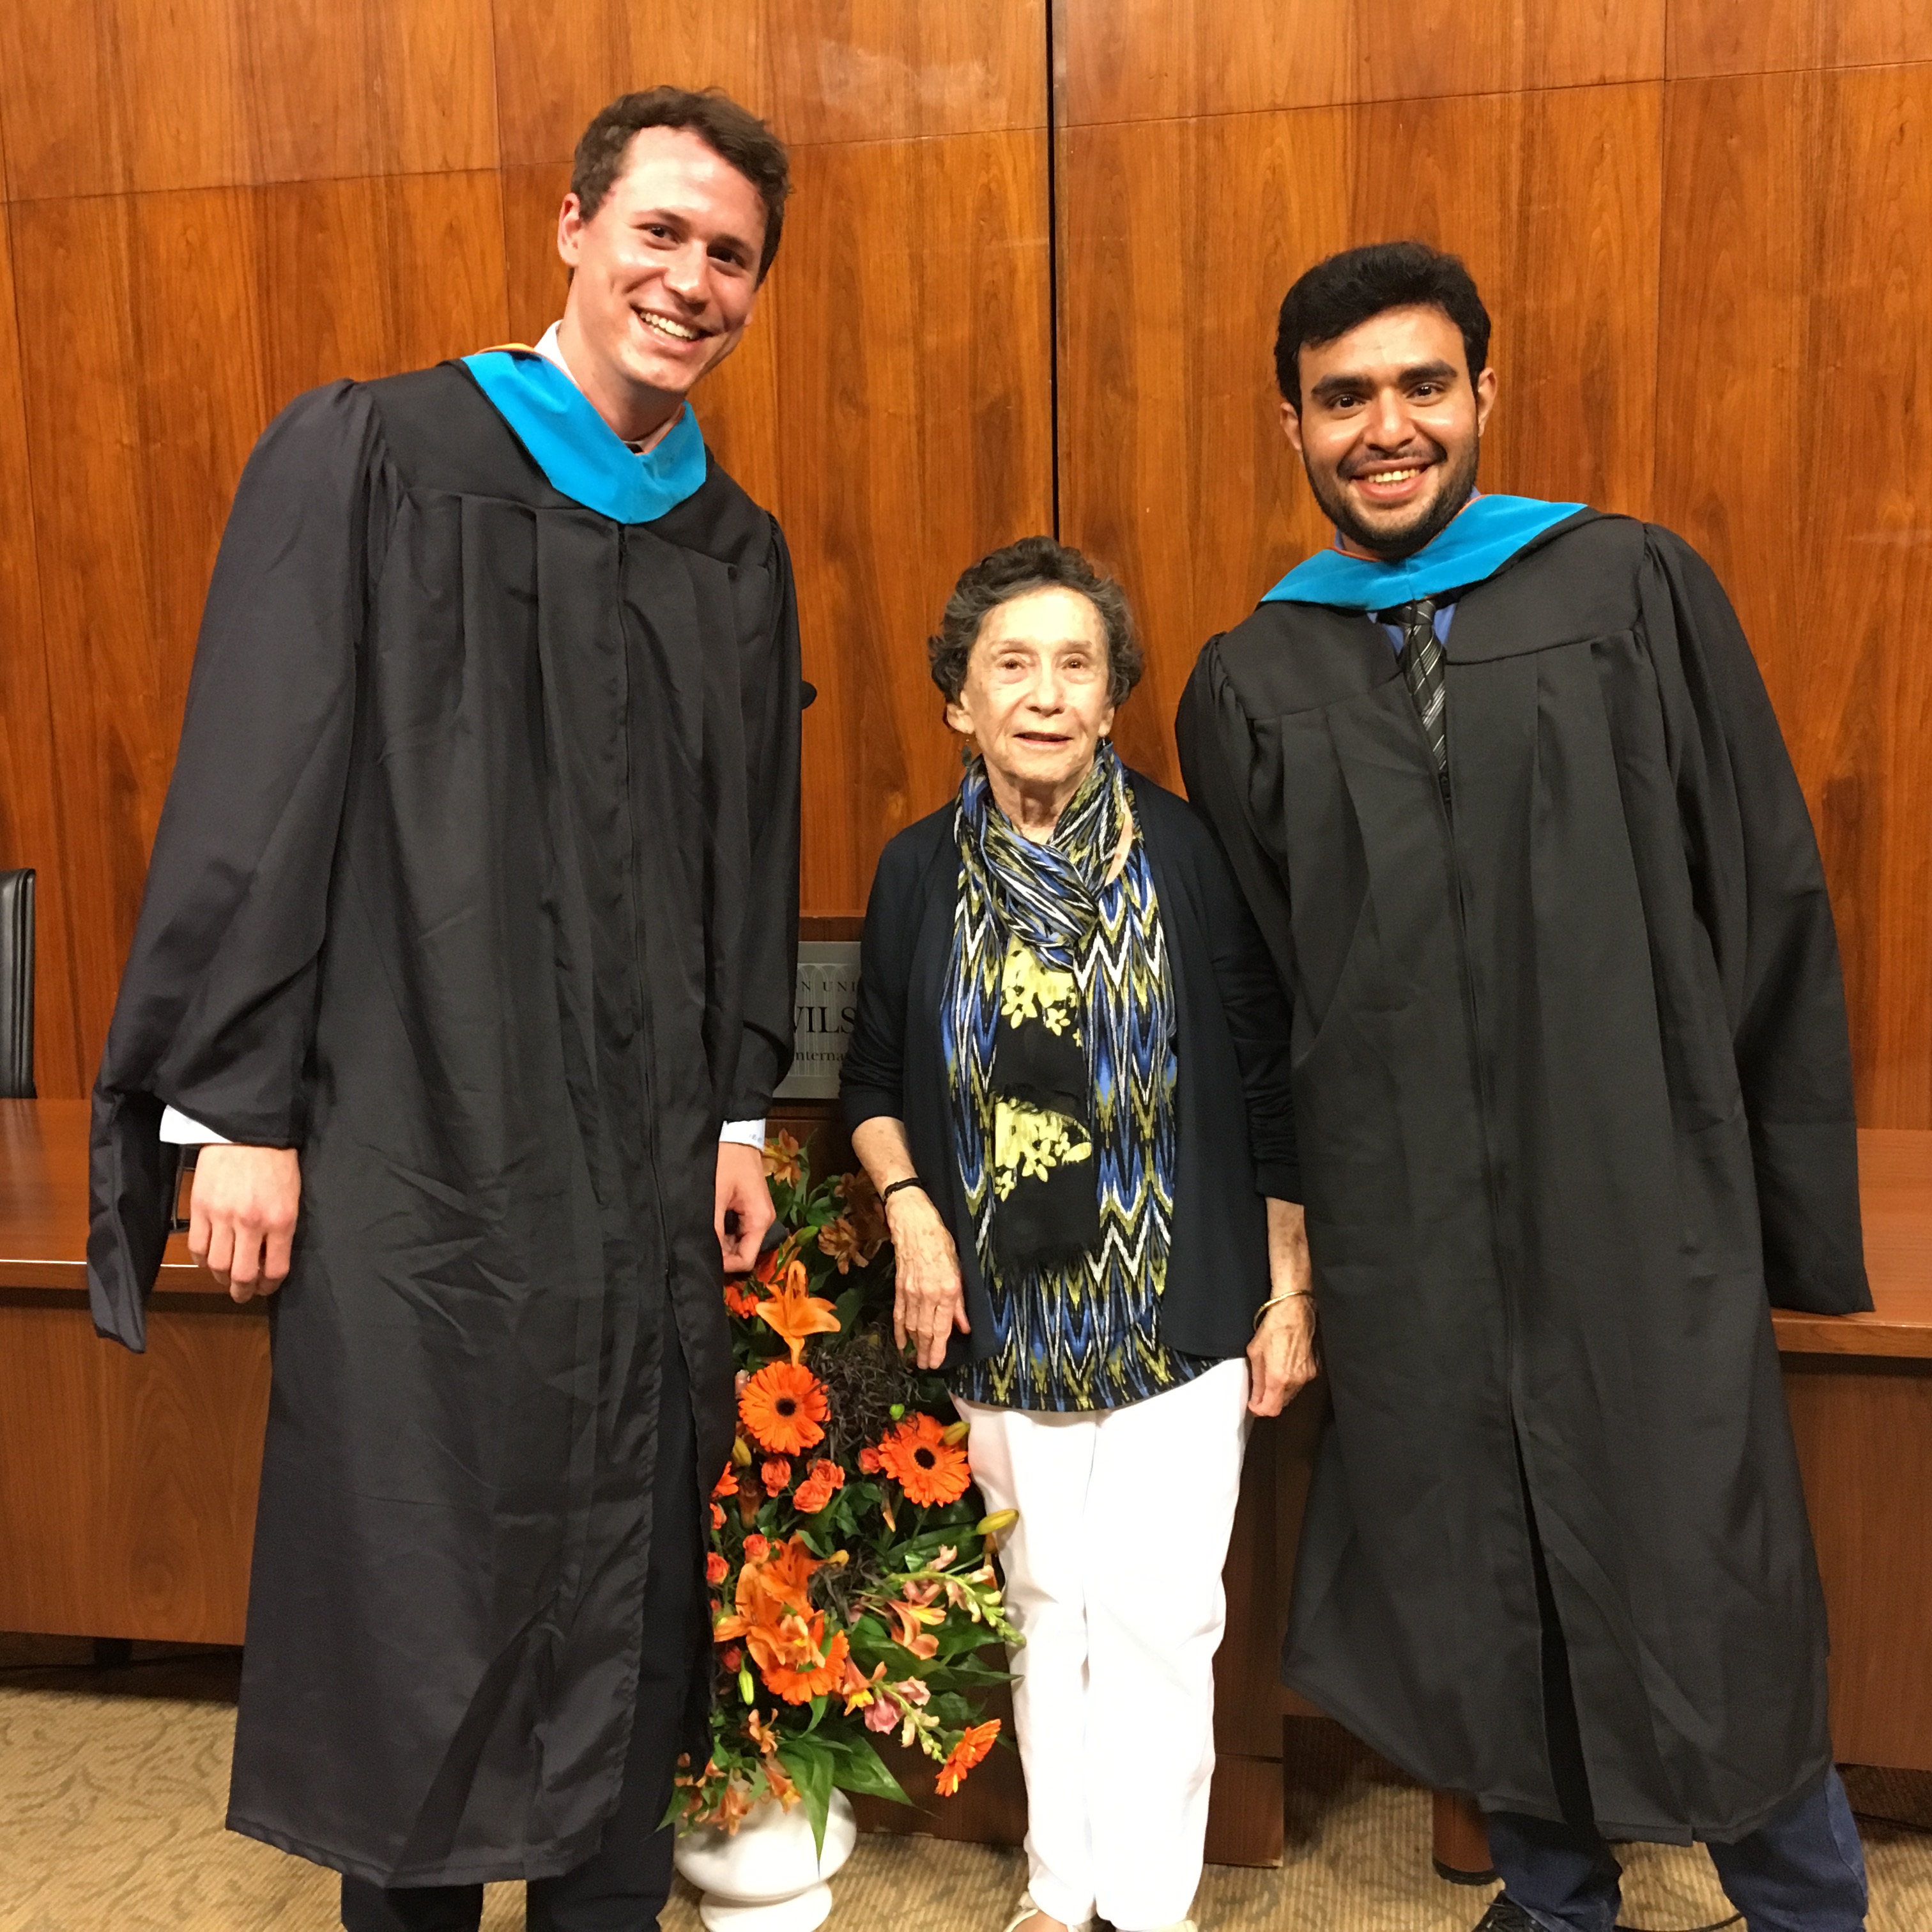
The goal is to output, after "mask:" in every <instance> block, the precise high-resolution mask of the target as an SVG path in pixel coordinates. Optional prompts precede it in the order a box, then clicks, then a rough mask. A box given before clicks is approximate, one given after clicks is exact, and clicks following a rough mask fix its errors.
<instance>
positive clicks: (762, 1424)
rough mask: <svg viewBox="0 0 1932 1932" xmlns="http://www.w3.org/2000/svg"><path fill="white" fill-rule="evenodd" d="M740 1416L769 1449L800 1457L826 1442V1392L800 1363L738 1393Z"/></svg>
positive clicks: (769, 1372)
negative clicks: (823, 1426) (812, 1447)
mask: <svg viewBox="0 0 1932 1932" xmlns="http://www.w3.org/2000/svg"><path fill="white" fill-rule="evenodd" d="M738 1415H739V1420H740V1421H742V1422H743V1424H744V1425H745V1427H746V1428H747V1429H748V1430H750V1432H751V1434H752V1435H754V1436H756V1437H757V1439H758V1440H759V1441H760V1442H762V1443H763V1445H765V1447H766V1448H767V1449H770V1450H774V1451H776V1452H777V1453H778V1454H779V1455H781V1456H796V1454H798V1453H799V1451H800V1450H801V1449H809V1448H811V1445H813V1444H814V1442H823V1441H824V1439H825V1431H824V1430H822V1429H821V1428H820V1427H819V1426H818V1425H819V1424H820V1423H821V1422H823V1421H824V1420H825V1417H826V1407H825V1391H824V1390H823V1388H821V1387H820V1385H819V1380H818V1378H817V1376H815V1375H814V1374H813V1373H811V1370H809V1369H808V1368H803V1367H800V1366H799V1364H797V1363H796V1362H767V1363H766V1364H765V1366H764V1367H763V1368H762V1369H760V1370H759V1371H758V1373H757V1374H756V1375H754V1376H752V1377H751V1379H750V1380H749V1381H748V1382H746V1383H745V1386H744V1387H743V1388H742V1389H740V1390H739V1391H738ZM962 1460H964V1459H963V1458H962ZM962 1487H963V1485H962Z"/></svg>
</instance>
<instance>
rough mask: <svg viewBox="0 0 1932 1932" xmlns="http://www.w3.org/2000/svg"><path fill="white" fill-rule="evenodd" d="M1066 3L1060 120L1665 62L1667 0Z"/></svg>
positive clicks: (1550, 80)
mask: <svg viewBox="0 0 1932 1932" xmlns="http://www.w3.org/2000/svg"><path fill="white" fill-rule="evenodd" d="M1880 3H1881V0H1874V4H1880ZM1057 4H1058V13H1057V14H1056V20H1057V21H1058V36H1057V45H1058V49H1059V54H1060V65H1061V70H1062V71H1063V72H1064V76H1065V82H1064V86H1063V88H1062V90H1061V109H1060V116H1059V118H1060V120H1061V124H1064V125H1072V126H1084V125H1088V124H1093V123H1095V122H1100V121H1144V120H1153V119H1161V118H1168V117H1170V116H1176V115H1181V116H1191V115H1208V114H1229V113H1256V112H1261V111H1265V110H1270V109H1278V108H1283V107H1324V106H1330V105H1338V104H1344V103H1349V102H1355V101H1388V100H1400V99H1404V98H1413V97H1421V96H1427V95H1472V94H1495V93H1502V92H1511V91H1515V90H1520V89H1524V88H1535V87H1568V86H1589V85H1595V84H1596V83H1601V82H1605V81H1628V80H1655V79H1658V78H1660V77H1661V76H1662V74H1663V71H1664V0H1592V4H1591V5H1588V6H1577V5H1563V6H1557V5H1541V6H1528V7H1526V6H1524V5H1521V4H1520V0H1276V3H1275V4H1259V0H1057ZM1820 4H1826V0H1820Z"/></svg>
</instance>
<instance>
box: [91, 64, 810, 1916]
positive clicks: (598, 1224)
mask: <svg viewBox="0 0 1932 1932" xmlns="http://www.w3.org/2000/svg"><path fill="white" fill-rule="evenodd" d="M786 188H787V175H786V163H785V157H784V148H782V146H781V145H780V144H779V143H778V141H777V139H775V136H772V134H771V133H770V132H769V130H768V129H766V128H765V127H763V124H762V123H760V122H759V121H756V120H755V119H754V118H753V117H752V116H751V115H749V114H748V113H745V111H744V110H742V109H740V108H739V107H736V106H735V104H732V103H730V101H726V100H724V98H722V97H720V96H715V95H712V96H699V95H688V94H682V93H679V92H676V91H674V90H671V89H658V90H655V91H653V92H651V93H649V94H644V95H630V96H627V97H625V98H624V99H623V100H622V101H618V102H616V103H615V104H613V106H612V107H610V108H608V109H607V110H605V111H604V113H603V114H601V115H599V116H598V119H597V120H596V121H594V122H593V123H592V125H591V127H590V128H589V130H588V131H587V132H586V134H585V136H584V139H583V142H582V143H581V145H580V147H579V148H578V151H577V163H576V168H575V171H574V175H573V178H572V184H571V193H570V195H569V196H568V198H566V199H565V202H564V204H563V208H562V216H561V218H560V222H559V248H560V250H561V251H562V254H563V256H564V258H565V260H566V262H568V263H569V264H570V266H571V269H572V270H573V280H572V285H571V291H570V296H569V299H568V307H567V308H566V310H565V315H564V317H563V319H562V323H561V324H560V325H559V326H557V327H556V328H554V329H553V330H552V331H551V332H550V335H548V336H547V337H546V338H545V339H544V342H543V343H542V344H541V345H540V346H539V350H538V352H530V351H520V352H512V351H496V352H492V353H484V354H480V355H478V356H472V357H471V358H469V359H468V360H467V361H466V362H449V363H444V364H442V365H439V366H438V367H437V368H431V369H425V370H422V371H417V372H416V373H415V374H410V375H405V376H401V377H395V378H393V379H391V380H385V381H381V382H373V383H333V384H331V385H330V386H328V387H326V388H324V389H318V390H316V391H314V392H311V393H310V394H309V395H305V396H303V397H301V398H299V399H298V400H297V401H296V402H295V403H294V404H292V405H291V406H290V407H289V408H288V409H287V410H286V411H284V413H283V414H282V415H281V416H280V417H279V418H278V419H277V420H276V421H275V423H274V424H272V425H271V426H270V428H269V430H268V431H267V432H266V434H265V435H264V436H263V439H262V440H261V442H260V444H259V446H257V449H256V451H255V453H254V455H253V457H252V458H251V459H250V461H249V463H248V469H247V470H246V471H245V473H244V475H243V477H242V483H241V486H240V488H239V490H238V492H237V493H236V502H235V506H234V510H233V514H232V516H231V517H230V519H229V525H228V529H227V532H226V535H225V536H224V538H223V542H222V547H221V551H220V559H219V561H218V562H217V565H216V568H215V573H214V581H213V583H212V585H211V588H210V590H209V593H208V605H207V610H206V613H205V617H204V620H203V624H202V634H201V640H200V644H199V650H198V652H197V655H196V664H195V670H194V676H193V682H192V685H191V686H190V692H189V697H188V706H187V718H186V720H185V723H184V727H183V734H182V740H181V752H180V756H179V759H178V763H177V766H176V768H175V775H174V779H173V782H172V786H171V787H170V789H169V794H168V800H167V805H166V810H165V811H164V812H163V816H162V819H161V823H160V832H159V834H158V836H157V839H156V841H155V846H154V858H153V862H152V866H151V871H150V873H149V877H148V891H147V895H146V899H145V903H144V905H143V907H142V914H141V919H140V923H139V930H138V932H137V934H136V939H135V942H134V948H133V955H132V957H131V959H130V962H129V965H128V968H127V977H126V978H125V980H124V983H123V985H122V988H121V998H120V1002H119V1004H118V1007H117V1009H116V1011H115V1019H114V1023H113V1031H112V1033H111V1034H110V1039H109V1042H108V1046H107V1055H106V1058H105V1060H104V1063H103V1065H102V1068H101V1079H100V1082H99V1085H98V1088H97V1089H96V1091H95V1127H94V1155H93V1186H94V1202H93V1217H94V1218H93V1229H92V1236H91V1238H90V1241H89V1263H90V1286H91V1290H92V1296H93V1301H94V1307H95V1322H96V1324H97V1325H98V1328H100V1330H101V1332H102V1333H103V1334H105V1335H109V1336H112V1337H115V1338H117V1339H118V1340H121V1342H123V1343H126V1344H127V1346H130V1348H134V1349H139V1348H140V1347H141V1346H142V1342H143V1329H142V1304H143V1301H144V1299H145V1295H146V1294H147V1292H148V1289H149V1287H150V1286H151V1283H152V1282H153V1280H154V1274H155V1271H156V1268H157V1264H158V1262H159V1260H160V1253H161V1248H162V1244H163V1239H164V1231H165V1227H166V1220H167V1216H168V1212H169V1193H170V1191H171V1183H172V1175H173V1171H174V1170H173V1163H172V1157H171V1153H170V1151H169V1150H168V1149H167V1148H166V1147H165V1146H164V1144H163V1141H162V1140H161V1139H160V1133H161V1132H162V1130H163V1117H164V1114H165V1115H166V1117H167V1121H168V1131H169V1133H170V1134H171V1135H172V1136H173V1137H174V1138H176V1139H226V1142H229V1143H233V1145H210V1146H208V1147H207V1148H205V1151H204V1152H203V1154H202V1157H201V1163H200V1166H199V1169H198V1171H197V1174H196V1182H195V1189H194V1197H193V1233H192V1235H191V1236H190V1240H191V1243H192V1244H193V1246H194V1247H195V1248H196V1252H197V1253H203V1254H205V1256H206V1258H207V1259H208V1265H210V1266H211V1268H214V1270H215V1271H217V1273H218V1274H221V1275H222V1276H223V1277H224V1278H225V1279H227V1280H229V1281H230V1282H231V1283H232V1285H233V1292H234V1293H235V1294H236V1296H237V1297H238V1298H245V1297H246V1296H247V1295H248V1294H249V1293H250V1292H254V1290H257V1289H260V1290H262V1291H263V1292H266V1291H268V1290H271V1289H275V1287H276V1286H278V1280H280V1278H281V1277H282V1276H283V1275H284V1274H286V1276H287V1282H286V1285H285V1286H282V1287H281V1292H280V1293H279V1294H278V1295H276V1297H275V1300H274V1301H273V1302H272V1303H271V1304H269V1307H270V1313H271V1319H272V1322H273V1324H274V1328H273V1331H272V1332H273V1337H274V1360H275V1376H274V1392H273V1396H272V1401H271V1405H270V1412H269V1433H268V1440H267V1445H266V1453H265V1457H264V1462H263V1478H262V1491H261V1505H260V1516H259V1519H258V1523H257V1538H256V1549H255V1560H254V1575H253V1582H252V1586H251V1598H250V1604H249V1617H248V1646H247V1652H246V1658H245V1664H244V1667H243V1673H242V1701H241V1712H240V1718H239V1726H238V1729H237V1733H236V1754H235V1772H234V1783H233V1793H232V1798H231V1808H230V1811H229V1824H230V1825H231V1826H233V1828H234V1829H236V1830H237V1831H240V1832H245V1833H248V1835H251V1836H252V1837H255V1838H261V1839H263V1840H266V1841H267V1842H268V1843H271V1844H274V1845H278V1846H281V1847H283V1848H284V1849H287V1850H289V1851H291V1852H299V1853H300V1854H301V1855H303V1856H304V1857H306V1858H314V1859H316V1860H317V1861H320V1862H321V1863H323V1864H327V1865H330V1866H332V1867H335V1868H337V1869H338V1870H341V1872H342V1873H344V1884H343V1915H344V1923H345V1924H347V1926H348V1927H350V1928H351V1932H393V1929H394V1928H399V1927H406V1928H418V1929H419V1932H429V1929H430V1928H435V1932H443V1928H446V1927H475V1925H476V1924H477V1922H478V1913H479V1912H480V1909H481V1884H482V1882H484V1881H486V1880H491V1879H528V1880H529V1881H530V1885H529V1921H530V1923H531V1924H532V1926H533V1927H546V1928H556V1932H643V1928H644V1927H649V1926H655V1924H656V1923H657V1913H658V1906H659V1905H660V1904H661V1902H662V1900H663V1899H664V1896H665V1894H666V1892H667V1889H668V1885H669V1882H670V1842H669V1841H670V1834H669V1832H667V1831H666V1832H660V1831H658V1829H657V1827H658V1821H659V1820H660V1819H661V1817H662V1816H663V1814H664V1810H665V1808H666V1805H667V1802H668V1799H669V1796H670V1780H671V1772H672V1765H673V1758H674V1756H675V1754H676V1751H677V1750H678V1749H679V1747H680V1745H682V1742H684V1741H685V1739H686V1738H687V1737H688V1736H689V1735H691V1733H692V1731H693V1730H694V1729H695V1730H700V1731H701V1725H702V1709H701V1698H702V1696H703V1692H702V1691H701V1689H694V1688H693V1687H694V1684H696V1683H697V1682H700V1681H701V1680H699V1679H697V1678H695V1677H694V1665H695V1664H697V1661H699V1660H700V1659H701V1658H703V1656H704V1655H705V1654H706V1651H707V1649H708V1645H707V1639H708V1637H709V1631H708V1628H707V1625H708V1619H707V1616H706V1592H705V1590H704V1586H703V1577H702V1568H701V1566H702V1561H703V1537H702V1534H701V1523H702V1520H703V1518H702V1514H701V1512H702V1510H703V1498H704V1495H705V1493H706V1490H707V1489H708V1487H709V1481H710V1479H711V1478H712V1477H713V1476H714V1475H715V1473H716V1472H717V1471H718V1469H720V1468H721V1467H722V1466H723V1465H724V1460H725V1457H726V1454H727V1450H728V1447H729V1443H730V1430H731V1414H732V1389H731V1366H730V1350H729V1346H728V1342H727V1334H726V1330H725V1325H724V1313H723V1309H722V1307H721V1303H720V1300H719V1296H718V1281H719V1278H720V1277H719V1262H720V1253H719V1250H720V1244H721V1242H722V1244H723V1245H724V1250H725V1259H726V1261H727V1265H736V1266H739V1267H742V1266H744V1265H748V1262H749V1260H750V1259H751V1256H753V1255H754V1254H755V1252H756V1250H757V1244H758V1239H759V1237H760V1235H761V1234H762V1233H763V1230H764V1228H765V1227H766V1226H767V1225H768V1223H769V1219H770V1215H771V1208H770V1203H769V1198H768V1196H767V1195H766V1191H765V1187H764V1182H763V1172H762V1167H761V1165H760V1150H759V1148H758V1147H757V1145H755V1143H756V1142H757V1141H758V1140H759V1139H760V1138H761V1133H762V1130H760V1129H759V1128H757V1127H755V1126H751V1127H749V1128H748V1130H745V1129H744V1128H743V1127H741V1129H740V1130H739V1134H738V1138H737V1139H735V1140H727V1141H721V1139H720V1133H721V1124H723V1123H727V1122H734V1121H735V1122H738V1123H740V1124H748V1123H753V1122H755V1121H756V1120H757V1117H759V1116H760V1115H763V1112H764V1111H765V1106H766V1100H767V1099H768V1098H769V1095H770V1094H771V1092H772V1088H773V1086H774V1085H775V1082H777V1080H778V1079H779V1078H780V1077H781V1075H782V1073H783V1072H784V1067H785V1066H786V1064H787V1061H788V1060H789V1058H790V1052H791V1009H792V998H793V974H794V967H793V959H794V955H795V945H794V940H795V936H796V914H797V838H798V724H799V693H800V685H799V665H798V643H797V632H796V622H795V618H794V613H793V597H792V585H791V575H790V566H789V564H788V563H787V559H786V555H785V550H784V541H783V539H782V538H781V536H780V535H779V532H778V527H777V526H776V524H775V523H774V522H773V521H772V518H771V517H769V515H767V514H766V513H765V512H764V511H762V510H760V509H759V508H757V505H754V504H753V503H752V502H751V501H750V500H749V499H748V498H747V497H746V496H745V495H744V493H742V491H741V490H739V488H738V487H737V486H736V484H733V482H732V481H731V480H730V478H729V477H728V476H727V475H725V474H724V472H723V471H722V470H721V469H719V468H718V466H716V465H715V463H712V462H711V461H710V460H709V458H708V456H707V455H706V451H705V449H704V446H703V439H702V437H701V436H700V434H699V431H698V430H697V425H696V424H695V422H694V420H693V419H692V416H691V413H690V411H689V410H688V408H687V407H685V397H686V395H688V392H689V391H690V390H691V387H692V386H693V385H694V383H696V382H697V380H698V379H699V378H700V377H701V376H702V375H703V374H704V373H705V372H706V371H707V370H709V368H712V367H714V366H715V365H716V363H717V362H718V360H719V359H721V357H722V356H724V355H726V354H727V353H729V352H730V350H731V349H732V348H733V347H735V346H736V343H737V341H738V340H739V337H740V336H741V335H742V332H743V330H744V329H745V325H746V323H747V322H748V320H749V318H750V316H751V310H752V306H753V303H754V298H755V296H756V293H757V289H758V287H759V284H760V281H761V280H762V278H763V274H764V272H765V271H766V269H767V268H769V266H770V263H771V258H772V251H774V249H775V247H776V245H777V242H778V231H779V224H780V221H781V217H782V213H783V209H784V196H785V193H786ZM439 266H440V265H437V264H434V263H425V264H423V265H422V272H425V273H434V272H437V269H438V267H439ZM728 1131H730V1130H728V1129H727V1132H728ZM745 1142H751V1143H752V1144H751V1145H745V1144H743V1143H745ZM298 1197H299V1198H298ZM291 1236H292V1237H293V1239H292V1240H291Z"/></svg>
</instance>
